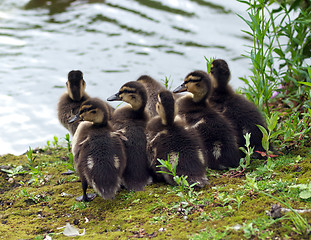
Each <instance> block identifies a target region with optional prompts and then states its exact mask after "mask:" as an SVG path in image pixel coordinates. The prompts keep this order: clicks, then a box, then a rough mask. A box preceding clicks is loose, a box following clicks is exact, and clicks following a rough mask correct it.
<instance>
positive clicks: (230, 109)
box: [210, 59, 266, 152]
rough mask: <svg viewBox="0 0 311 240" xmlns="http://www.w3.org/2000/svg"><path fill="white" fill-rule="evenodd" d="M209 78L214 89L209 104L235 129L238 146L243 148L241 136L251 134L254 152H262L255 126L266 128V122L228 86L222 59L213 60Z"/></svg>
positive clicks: (252, 105)
mask: <svg viewBox="0 0 311 240" xmlns="http://www.w3.org/2000/svg"><path fill="white" fill-rule="evenodd" d="M210 77H211V80H212V83H213V87H214V91H213V94H212V96H211V98H210V102H211V103H212V104H213V105H214V106H215V107H216V108H217V109H218V110H219V111H221V112H222V113H223V115H224V116H225V117H226V118H227V119H229V120H230V121H231V122H232V124H233V125H234V126H235V127H236V130H237V133H238V135H237V136H238V139H237V141H238V145H239V146H240V147H244V146H245V138H244V136H243V135H245V134H246V133H251V139H250V142H251V146H254V147H255V149H254V150H255V151H261V152H264V151H265V150H264V149H263V147H262V133H261V131H260V130H259V128H258V127H257V126H256V125H261V126H263V127H266V121H265V119H264V118H263V116H262V114H261V113H260V112H259V110H258V108H257V107H256V106H255V104H253V103H251V102H250V101H248V100H247V99H246V98H245V97H244V96H242V95H239V94H236V93H235V92H234V90H233V89H232V87H231V86H230V85H229V84H228V82H229V80H230V70H229V67H228V64H227V62H226V61H224V60H222V59H216V60H214V61H213V62H212V65H211V72H210Z"/></svg>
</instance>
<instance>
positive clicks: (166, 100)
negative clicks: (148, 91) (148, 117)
mask: <svg viewBox="0 0 311 240" xmlns="http://www.w3.org/2000/svg"><path fill="white" fill-rule="evenodd" d="M156 111H157V113H158V114H159V116H160V118H161V121H162V124H163V125H172V124H173V122H174V119H175V116H176V115H177V106H176V104H175V101H174V97H173V95H172V93H171V92H170V91H167V90H165V91H162V92H160V93H159V94H158V101H157V104H156Z"/></svg>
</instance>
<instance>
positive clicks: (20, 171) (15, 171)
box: [1, 165, 27, 177]
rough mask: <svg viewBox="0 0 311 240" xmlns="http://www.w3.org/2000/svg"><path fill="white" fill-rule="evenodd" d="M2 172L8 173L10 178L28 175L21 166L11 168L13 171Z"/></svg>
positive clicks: (3, 170) (5, 170)
mask: <svg viewBox="0 0 311 240" xmlns="http://www.w3.org/2000/svg"><path fill="white" fill-rule="evenodd" d="M1 171H2V172H5V173H7V175H8V176H9V177H14V176H16V175H20V174H25V173H27V171H25V170H24V167H23V166H21V165H19V166H17V167H14V168H11V169H1Z"/></svg>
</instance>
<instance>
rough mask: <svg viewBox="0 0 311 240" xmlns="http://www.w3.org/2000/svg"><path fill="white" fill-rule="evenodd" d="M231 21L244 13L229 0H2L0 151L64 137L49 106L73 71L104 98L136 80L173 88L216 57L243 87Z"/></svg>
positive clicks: (237, 36)
mask: <svg viewBox="0 0 311 240" xmlns="http://www.w3.org/2000/svg"><path fill="white" fill-rule="evenodd" d="M236 14H240V15H243V16H244V15H246V11H245V6H244V5H243V4H240V3H238V2H237V1H235V0H226V1H218V0H211V1H208V0H123V1H117V0H107V1H105V0H84V1H82V0H81V1H77V0H75V1H74V0H49V1H46V0H31V1H30V0H27V1H26V0H19V1H16V0H1V1H0V103H1V107H0V109H1V111H0V154H5V153H14V154H22V153H23V152H25V151H26V150H27V149H28V146H31V147H32V148H35V147H43V146H44V145H46V141H47V140H53V136H58V137H59V138H60V139H61V138H63V137H65V135H66V133H67V130H66V129H64V128H63V127H62V126H61V125H60V124H59V122H58V119H57V113H56V105H57V102H58V98H59V96H60V95H61V94H62V93H63V92H64V91H65V82H66V77H67V73H68V72H69V71H70V70H72V69H79V70H81V71H83V73H84V78H85V80H86V83H87V89H86V90H87V92H88V94H89V95H91V96H94V97H100V98H103V99H106V98H107V97H109V96H110V95H112V94H113V93H115V92H116V91H117V90H118V89H119V87H120V86H121V85H122V84H124V83H125V82H127V81H132V80H136V79H137V78H138V77H139V76H140V75H142V74H148V75H151V76H152V77H153V78H155V79H157V80H159V81H161V80H163V79H164V78H165V77H168V78H170V79H171V81H173V82H172V87H173V88H174V87H176V86H177V85H179V84H180V83H181V81H182V80H183V78H184V77H185V76H186V74H187V73H189V72H190V71H193V70H196V69H201V70H206V63H205V59H204V56H206V57H208V58H209V57H213V56H216V57H217V58H223V59H225V60H227V61H228V63H229V66H230V68H231V72H232V80H231V84H232V85H233V86H234V87H235V88H238V87H240V86H242V85H243V83H242V81H240V80H239V79H238V78H239V77H242V76H244V75H248V74H249V70H248V67H249V65H248V64H249V61H248V59H245V58H243V57H241V55H242V54H244V53H245V51H247V47H245V45H247V44H249V41H248V40H247V39H246V38H245V35H244V34H243V33H242V32H241V29H246V26H245V24H244V22H243V21H242V20H241V19H240V18H239V17H238V16H237V15H236Z"/></svg>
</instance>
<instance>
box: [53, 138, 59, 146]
mask: <svg viewBox="0 0 311 240" xmlns="http://www.w3.org/2000/svg"><path fill="white" fill-rule="evenodd" d="M52 144H53V147H55V148H57V147H59V144H58V137H56V136H54V141H53V142H52Z"/></svg>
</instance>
